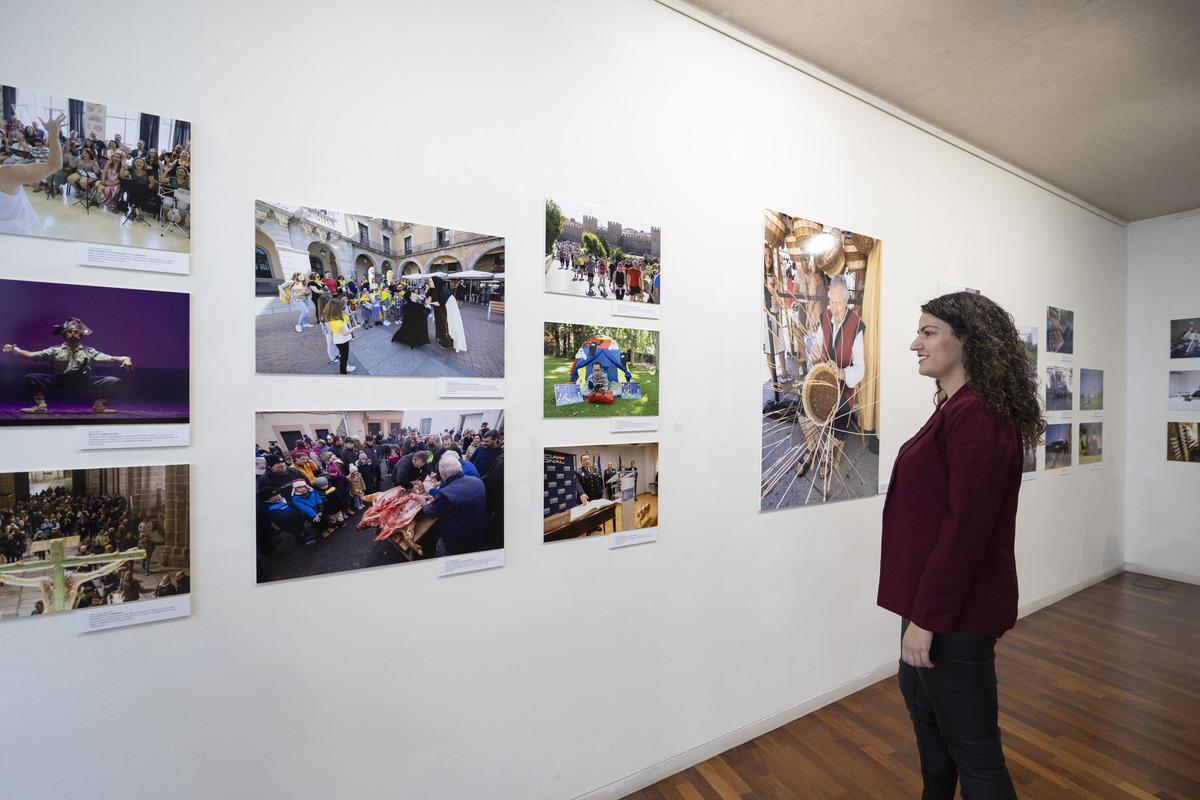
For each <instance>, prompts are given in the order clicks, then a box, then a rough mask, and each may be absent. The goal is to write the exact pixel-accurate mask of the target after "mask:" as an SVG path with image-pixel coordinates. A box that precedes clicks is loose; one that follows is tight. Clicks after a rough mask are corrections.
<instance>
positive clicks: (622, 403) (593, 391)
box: [543, 322, 658, 417]
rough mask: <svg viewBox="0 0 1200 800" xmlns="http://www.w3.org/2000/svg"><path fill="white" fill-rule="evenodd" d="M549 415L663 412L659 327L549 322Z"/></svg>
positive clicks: (545, 400)
mask: <svg viewBox="0 0 1200 800" xmlns="http://www.w3.org/2000/svg"><path fill="white" fill-rule="evenodd" d="M543 364H544V370H545V378H544V387H543V416H544V417H656V416H658V331H651V330H643V329H641V328H617V327H613V326H599V327H597V326H594V325H574V324H569V323H565V322H547V323H546V327H545V338H544V342H543Z"/></svg>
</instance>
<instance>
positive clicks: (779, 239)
mask: <svg viewBox="0 0 1200 800" xmlns="http://www.w3.org/2000/svg"><path fill="white" fill-rule="evenodd" d="M784 236H787V225H786V224H784V221H783V220H782V219H780V217H779V215H778V214H776V213H775V212H774V211H768V212H767V213H766V224H765V225H764V226H763V239H764V240H765V241H766V243H767V246H769V247H770V248H771V249H772V250H774V249H775V248H776V247H779V246H780V245H781V244H783V237H784Z"/></svg>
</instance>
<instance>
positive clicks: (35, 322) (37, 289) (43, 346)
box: [0, 280, 189, 425]
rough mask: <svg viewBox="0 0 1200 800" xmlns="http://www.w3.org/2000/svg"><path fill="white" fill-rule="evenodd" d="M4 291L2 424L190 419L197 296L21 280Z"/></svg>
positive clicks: (0, 286)
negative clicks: (192, 304) (192, 301)
mask: <svg viewBox="0 0 1200 800" xmlns="http://www.w3.org/2000/svg"><path fill="white" fill-rule="evenodd" d="M0 295H2V296H3V297H4V300H5V313H4V314H3V315H0V341H2V342H3V351H2V352H0V425H100V424H117V423H119V424H139V423H140V424H154V423H165V422H187V421H188V417H189V389H188V387H189V377H188V375H189V372H188V359H189V341H188V336H189V313H188V303H189V297H188V295H186V294H181V293H177V292H149V291H142V290H138V289H110V288H105V287H100V286H80V285H78V284H61V283H37V282H34V281H12V280H0Z"/></svg>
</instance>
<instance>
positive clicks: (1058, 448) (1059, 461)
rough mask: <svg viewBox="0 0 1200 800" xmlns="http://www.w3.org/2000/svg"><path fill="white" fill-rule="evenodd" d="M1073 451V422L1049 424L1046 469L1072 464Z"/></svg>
mask: <svg viewBox="0 0 1200 800" xmlns="http://www.w3.org/2000/svg"><path fill="white" fill-rule="evenodd" d="M1071 453H1072V449H1071V423H1069V422H1066V423H1061V424H1055V425H1047V426H1046V466H1045V469H1062V468H1063V467H1069V466H1071Z"/></svg>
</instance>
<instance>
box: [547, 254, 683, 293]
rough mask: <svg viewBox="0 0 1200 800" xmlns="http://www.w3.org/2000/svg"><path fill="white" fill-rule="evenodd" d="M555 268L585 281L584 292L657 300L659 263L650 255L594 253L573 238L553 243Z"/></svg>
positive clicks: (580, 280) (573, 279)
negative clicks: (600, 254) (609, 256)
mask: <svg viewBox="0 0 1200 800" xmlns="http://www.w3.org/2000/svg"><path fill="white" fill-rule="evenodd" d="M554 260H555V261H557V262H558V264H559V266H558V268H559V269H564V270H570V271H571V281H572V282H576V281H578V282H583V281H586V282H587V285H588V288H587V295H588V296H589V297H594V296H596V294H597V292H599V294H601V295H603V296H604V297H608V296H610V295H611V296H613V297H615V298H616V299H618V300H628V301H630V302H632V303H653V304H657V303H658V302H659V289H660V277H659V276H660V273H661V264H660V263H659V262H658V260H657V259H654V258H652V257H636V256H627V257H622V258H605V257H597V256H596V255H595V254H593V253H589V252H587V251H586V250H584V249H583V246H582V245H579V244H577V243H574V242H559V243H558V244H557V245H555V251H554Z"/></svg>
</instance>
